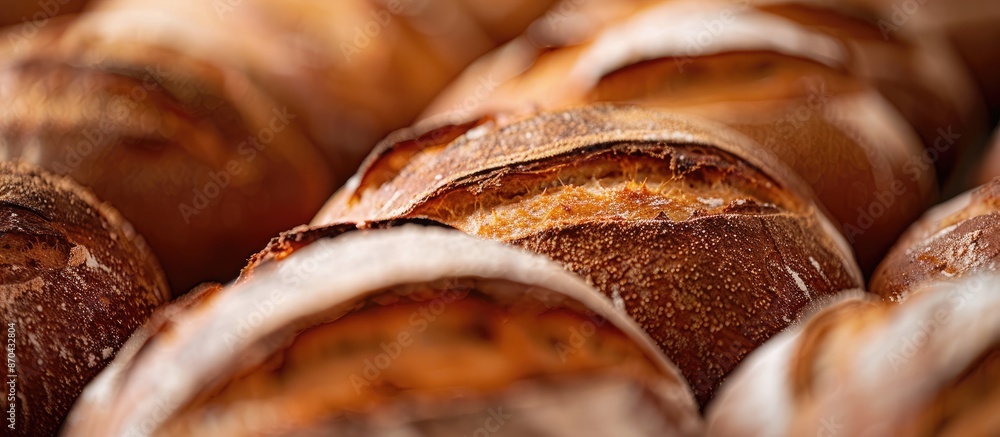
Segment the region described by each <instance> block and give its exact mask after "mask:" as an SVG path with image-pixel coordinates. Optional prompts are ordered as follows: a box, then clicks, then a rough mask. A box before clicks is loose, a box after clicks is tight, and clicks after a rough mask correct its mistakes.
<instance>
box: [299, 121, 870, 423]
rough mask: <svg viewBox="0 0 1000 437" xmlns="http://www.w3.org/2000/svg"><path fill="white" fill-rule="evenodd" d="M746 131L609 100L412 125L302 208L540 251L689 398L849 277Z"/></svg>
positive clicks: (821, 226)
mask: <svg viewBox="0 0 1000 437" xmlns="http://www.w3.org/2000/svg"><path fill="white" fill-rule="evenodd" d="M758 147H759V146H757V145H756V144H755V143H753V142H752V141H749V140H747V139H746V138H745V137H743V136H740V135H738V134H735V133H733V132H731V131H729V130H727V129H726V128H725V127H723V126H720V125H716V124H713V123H709V122H704V121H698V120H693V119H688V118H684V117H680V116H677V115H671V114H667V113H662V112H658V111H651V110H644V109H639V108H631V107H616V106H594V107H584V108H577V109H572V110H566V111H555V112H544V113H540V114H537V115H534V116H530V117H525V118H508V119H505V118H499V119H486V120H483V121H481V122H480V123H479V124H474V123H470V124H465V125H450V126H444V127H441V128H438V129H432V130H430V131H429V132H426V133H424V132H421V131H420V129H415V130H411V131H404V132H399V133H397V134H395V135H393V136H390V137H389V138H388V139H387V140H386V141H384V142H383V143H382V144H381V145H380V146H379V147H378V148H377V149H376V151H375V152H374V153H373V154H372V156H370V157H369V159H368V160H367V161H366V164H365V165H364V166H363V167H362V169H361V170H360V172H359V173H358V174H357V175H356V176H355V177H354V178H352V180H351V181H350V182H349V183H348V184H347V186H345V188H343V189H342V190H341V191H340V192H338V193H337V195H335V196H334V198H333V199H331V201H330V202H329V203H328V204H327V206H326V207H325V208H324V211H323V212H322V213H321V214H320V215H319V216H317V218H316V219H315V220H314V223H316V224H321V223H336V222H343V221H362V222H367V221H373V220H386V219H398V218H420V217H423V218H429V219H432V220H437V221H441V222H444V223H446V224H449V225H451V226H454V227H456V228H458V229H460V230H462V231H464V232H467V233H470V234H473V235H477V236H480V237H484V238H488V239H494V240H499V241H503V242H507V243H511V244H514V245H517V246H521V247H524V248H527V249H529V250H532V251H535V252H539V253H542V254H545V255H548V256H550V257H552V258H554V259H556V260H557V261H560V262H561V263H563V265H565V266H566V267H568V268H569V269H570V270H573V271H575V272H577V273H579V274H581V275H582V276H584V277H586V278H587V279H588V280H589V281H590V282H591V283H592V284H594V285H596V286H597V288H598V289H600V290H601V291H602V292H604V294H605V295H607V296H609V297H611V298H612V299H613V300H614V301H615V302H616V305H618V307H619V308H623V309H625V310H626V311H628V313H629V314H631V315H632V316H633V317H635V318H636V319H637V320H638V322H639V324H640V325H642V327H643V328H644V329H645V330H646V331H647V332H648V333H649V334H650V335H651V336H652V337H653V338H654V339H655V340H656V341H657V342H658V343H659V345H660V346H661V347H662V348H663V350H664V351H665V352H666V353H667V355H668V357H669V358H670V359H671V360H673V361H674V362H675V363H677V364H678V366H679V368H680V369H681V372H682V373H684V375H685V376H686V377H687V379H688V382H689V383H690V384H691V386H692V389H693V390H694V392H695V395H696V396H697V398H698V400H699V402H700V403H702V404H703V405H704V404H705V403H706V402H707V401H708V400H709V399H710V398H711V393H712V391H713V390H714V389H715V387H716V386H717V385H718V384H719V382H720V381H721V380H722V379H723V378H724V377H725V375H726V374H727V373H728V372H729V371H730V370H731V369H732V368H733V367H735V365H736V363H738V362H739V360H740V359H741V358H742V357H743V356H744V355H745V354H746V353H748V352H749V351H751V350H753V349H754V348H755V347H756V346H757V345H759V344H760V343H762V342H763V341H764V340H766V339H767V338H768V337H770V336H771V335H774V334H775V333H777V332H779V331H781V330H782V329H783V328H784V327H786V326H788V325H789V324H791V323H793V322H794V320H795V319H796V317H797V316H798V313H799V311H800V309H802V308H803V307H805V306H806V305H808V304H809V302H811V301H812V300H813V299H816V298H819V297H821V296H823V295H826V294H829V293H834V292H837V291H840V290H842V289H848V288H854V287H858V286H860V285H861V275H860V273H859V272H858V269H857V266H856V265H855V263H854V261H853V259H852V257H851V255H850V252H849V248H848V247H847V246H846V244H844V242H843V240H842V239H841V238H840V236H839V234H837V232H836V231H835V230H834V228H833V227H832V225H830V224H829V222H827V221H826V219H825V218H824V216H823V215H822V214H821V213H819V212H818V210H817V209H816V207H815V206H814V205H813V204H812V203H811V200H809V197H808V195H807V194H806V193H807V192H808V191H807V189H806V188H804V186H803V184H802V183H801V181H799V180H797V179H796V178H795V177H794V175H793V174H791V173H790V172H788V171H787V170H786V169H784V168H783V167H782V166H781V164H780V162H778V161H777V160H775V159H773V157H771V156H769V155H768V154H767V152H766V150H761V149H759V148H758Z"/></svg>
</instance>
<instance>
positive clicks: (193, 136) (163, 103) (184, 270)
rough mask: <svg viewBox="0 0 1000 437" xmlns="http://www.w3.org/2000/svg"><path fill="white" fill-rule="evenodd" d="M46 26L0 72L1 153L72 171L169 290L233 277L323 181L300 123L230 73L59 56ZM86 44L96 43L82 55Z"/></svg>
mask: <svg viewBox="0 0 1000 437" xmlns="http://www.w3.org/2000/svg"><path fill="white" fill-rule="evenodd" d="M77 23H80V21H79V20H77V21H69V22H63V23H51V24H50V25H49V26H47V27H46V28H45V29H44V31H46V32H48V33H47V34H45V35H40V36H38V37H37V38H36V39H35V40H32V43H33V44H35V46H33V47H31V48H30V49H24V50H23V51H21V52H20V53H21V54H20V55H18V56H14V57H12V58H8V59H5V60H4V65H3V66H2V67H0V96H2V99H3V101H4V102H6V103H5V104H4V105H3V107H0V158H2V159H8V160H9V159H16V160H24V161H28V162H30V163H32V164H35V165H38V166H40V167H44V168H46V169H49V170H51V171H53V172H55V173H58V174H63V175H67V176H70V177H72V178H73V179H75V180H76V181H77V182H80V183H81V184H83V185H85V186H87V187H88V188H90V189H92V190H94V192H95V193H97V195H98V196H100V197H101V198H102V199H104V200H106V201H108V202H110V203H111V204H112V205H114V206H115V207H116V208H117V209H118V210H120V211H121V212H122V214H123V215H124V216H125V217H126V218H127V219H128V220H129V221H130V222H131V223H132V224H133V225H134V226H135V227H136V229H137V230H138V231H139V233H141V234H142V235H144V236H145V237H146V239H147V241H148V242H149V245H150V247H151V249H152V250H153V251H154V253H156V254H157V256H158V257H159V258H160V260H161V261H162V262H163V265H164V269H165V271H166V273H167V277H168V279H169V280H170V282H171V285H172V286H173V288H174V290H175V292H178V293H179V292H184V291H187V289H188V288H190V287H191V286H193V285H194V284H196V283H198V282H200V281H203V280H206V279H215V280H225V279H228V278H230V277H232V276H234V275H235V274H236V272H237V271H238V270H239V268H240V267H241V266H242V264H243V263H244V262H245V260H246V258H247V257H248V256H250V255H251V254H252V253H253V252H254V251H256V250H257V249H259V248H260V246H261V245H263V244H265V243H266V242H267V241H268V239H269V238H271V237H272V236H273V235H274V234H275V233H277V232H279V231H280V230H282V229H287V228H289V227H291V226H295V225H297V224H300V223H302V222H303V221H304V220H307V219H308V217H310V216H311V215H312V214H314V213H315V210H316V208H318V207H319V206H320V205H321V204H322V202H323V200H324V199H325V197H327V196H328V195H329V192H330V191H331V189H330V186H331V184H333V183H334V180H333V179H332V178H331V177H330V174H329V173H330V168H329V166H328V165H326V164H325V163H324V159H323V154H322V153H321V152H320V150H319V149H318V148H317V147H316V145H315V144H314V143H313V142H312V141H311V140H310V139H309V138H308V137H307V136H306V135H305V133H304V129H303V128H302V126H301V125H300V124H299V123H298V119H299V116H298V114H295V113H293V112H291V110H290V109H288V107H287V106H284V105H281V104H280V103H279V102H276V101H275V100H274V99H273V98H271V97H269V96H268V95H267V94H265V93H264V92H263V91H262V90H261V88H260V87H258V86H255V85H254V84H253V82H251V80H250V78H249V77H248V76H247V75H246V74H245V73H243V72H241V71H238V70H236V69H234V68H232V67H231V66H227V65H225V64H223V63H220V62H212V60H206V59H200V58H199V57H198V56H194V55H192V56H187V55H185V54H181V53H173V52H168V51H164V50H157V49H154V48H150V47H146V48H145V50H144V51H143V56H144V57H146V58H145V60H142V61H138V62H132V61H134V60H130V59H128V58H126V57H119V55H121V54H122V53H123V52H115V51H111V52H105V53H99V56H100V57H99V58H98V59H97V60H94V59H91V57H89V56H88V52H87V51H73V52H69V53H67V52H64V51H63V50H62V49H61V47H62V46H63V45H65V44H67V43H68V42H69V41H71V40H70V39H68V38H69V36H67V33H66V32H68V30H66V29H60V28H57V27H58V26H64V27H70V28H72V26H74V25H75V24H77ZM95 50H96V49H95Z"/></svg>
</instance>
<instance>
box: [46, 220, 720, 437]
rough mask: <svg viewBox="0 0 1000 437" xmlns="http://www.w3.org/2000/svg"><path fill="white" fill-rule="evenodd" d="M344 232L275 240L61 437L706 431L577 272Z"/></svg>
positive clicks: (130, 363)
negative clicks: (237, 280)
mask: <svg viewBox="0 0 1000 437" xmlns="http://www.w3.org/2000/svg"><path fill="white" fill-rule="evenodd" d="M376 227H377V226H376ZM355 229H356V228H355V226H354V225H345V226H334V227H328V228H323V229H311V230H303V231H301V232H291V233H287V234H285V235H283V237H282V238H281V239H278V240H275V241H274V242H273V243H272V245H271V246H270V247H269V248H268V249H267V250H266V251H265V252H263V253H262V254H260V255H258V256H257V257H256V258H255V261H254V263H253V265H252V266H251V267H250V268H248V270H247V271H246V272H245V274H244V276H243V278H242V279H241V280H240V281H239V282H238V283H237V284H236V285H232V286H230V287H227V288H224V289H221V290H217V291H215V292H214V293H212V294H211V295H210V296H209V297H205V298H203V299H201V300H200V301H198V302H196V303H194V304H193V305H190V307H189V308H188V309H185V310H182V311H179V312H177V313H175V314H174V315H172V316H171V320H170V321H169V323H166V324H164V325H163V328H162V329H161V330H160V331H159V332H157V333H155V334H153V336H152V337H151V338H150V339H149V340H148V341H146V342H145V344H144V345H143V346H142V347H141V348H140V349H139V351H138V353H137V354H136V355H135V356H134V357H132V358H130V359H128V360H126V362H123V363H120V364H121V365H120V366H115V367H113V368H110V369H109V371H108V372H105V373H104V374H102V375H101V376H100V377H99V378H98V379H97V380H95V381H94V383H93V384H91V385H90V386H89V387H88V388H87V390H86V392H85V393H84V395H83V396H82V397H81V398H80V402H78V404H77V405H76V407H75V409H74V411H73V413H72V416H71V418H70V422H69V427H68V429H67V432H66V435H68V436H85V435H108V436H115V435H130V434H132V433H142V434H155V435H234V436H236V435H258V436H259V435H288V434H335V435H400V434H406V435H420V436H423V435H475V433H480V434H481V433H484V432H488V433H489V434H490V435H500V436H528V435H560V436H562V435H565V436H571V435H611V434H616V433H618V432H621V430H623V429H629V430H630V431H631V432H632V434H630V435H650V436H652V435H681V436H687V435H698V434H699V433H700V430H701V419H700V417H699V415H698V413H697V411H696V409H695V404H694V400H693V398H692V397H691V394H690V391H689V390H688V389H687V387H686V385H685V383H684V381H683V379H682V377H681V376H680V374H679V373H678V372H677V370H676V368H675V367H674V366H673V365H672V364H670V363H669V361H667V360H666V359H665V358H663V356H662V355H661V354H660V353H659V351H658V350H657V349H656V346H655V345H654V344H653V343H652V341H651V340H650V339H649V338H648V337H647V336H645V334H643V333H642V331H641V330H640V329H639V328H638V327H637V326H636V325H635V324H634V322H632V321H631V320H630V319H629V318H628V317H626V316H625V315H624V314H622V313H620V312H618V311H617V310H615V309H614V308H613V307H612V306H611V304H610V303H609V302H607V300H606V299H605V298H604V297H603V296H601V295H600V294H599V293H598V292H596V291H595V290H593V289H592V288H590V287H589V286H587V285H586V284H585V283H584V282H583V281H582V280H581V279H579V278H578V277H576V276H575V275H572V274H570V273H569V272H566V271H565V270H563V269H561V268H560V267H559V266H557V265H555V264H554V263H551V262H550V261H548V260H545V259H543V258H541V257H538V256H534V255H530V254H527V253H524V252H521V251H518V250H514V249H511V248H507V247H503V246H501V245H498V244H496V243H492V242H486V241H481V240H477V239H473V238H470V237H468V236H465V235H462V234H460V233H458V232H455V231H451V230H444V229H440V228H430V227H423V226H416V225H409V226H404V227H399V228H391V229H382V230H362V231H357V230H355ZM345 232H346V234H345ZM456 254H461V256H456ZM179 362H184V363H185V365H183V366H178V365H177V363H179Z"/></svg>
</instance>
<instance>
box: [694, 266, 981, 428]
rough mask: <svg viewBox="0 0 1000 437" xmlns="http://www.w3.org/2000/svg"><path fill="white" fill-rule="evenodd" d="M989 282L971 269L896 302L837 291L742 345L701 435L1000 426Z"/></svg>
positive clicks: (707, 417)
mask: <svg viewBox="0 0 1000 437" xmlns="http://www.w3.org/2000/svg"><path fill="white" fill-rule="evenodd" d="M998 287H1000V276H997V275H996V274H995V273H989V274H985V275H984V274H982V273H980V274H976V275H970V276H966V277H963V278H960V279H956V280H954V281H943V282H937V283H932V284H928V285H925V286H923V287H922V289H921V290H922V291H921V292H920V293H918V294H915V295H914V296H913V297H911V298H910V299H908V300H906V301H905V302H903V303H902V304H901V305H888V304H885V303H883V302H878V301H877V300H876V299H875V298H872V297H869V298H860V297H858V296H852V297H848V298H845V299H844V300H842V301H840V302H838V303H836V304H834V305H832V306H830V307H829V308H826V309H824V310H822V311H821V312H819V313H817V314H816V315H815V316H814V317H812V318H811V319H810V320H809V321H808V322H807V323H805V324H804V325H803V326H802V327H801V328H798V329H796V330H794V331H789V332H785V333H783V334H781V335H778V336H776V337H774V338H772V339H771V340H770V341H769V342H768V343H767V344H765V345H764V346H762V347H761V348H760V349H758V350H757V351H755V352H754V353H753V354H751V356H750V357H748V358H747V359H746V360H745V361H744V362H743V363H742V364H741V365H740V368H738V369H737V370H736V371H735V372H734V373H733V375H732V376H731V377H730V378H729V379H728V380H727V381H726V383H725V384H723V387H722V390H721V391H720V393H719V396H718V397H717V398H716V400H715V403H713V404H712V405H711V406H710V407H709V411H708V414H707V416H706V421H707V425H708V433H707V435H709V436H726V437H730V436H737V437H738V436H760V435H767V436H805V435H809V436H812V435H820V436H828V435H912V436H916V435H940V436H966V435H976V436H986V435H998V434H1000V421H998V418H997V415H996V412H997V409H998V408H1000V385H998V384H997V381H1000V353H998V351H1000V318H997V317H996V314H997V312H998V311H1000V294H997V292H996V291H997V288H998ZM868 296H870V295H868Z"/></svg>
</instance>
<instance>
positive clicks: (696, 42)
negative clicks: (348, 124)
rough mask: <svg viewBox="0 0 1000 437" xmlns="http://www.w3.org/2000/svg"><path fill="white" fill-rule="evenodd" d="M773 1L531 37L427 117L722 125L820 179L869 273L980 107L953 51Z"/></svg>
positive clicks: (656, 12)
mask: <svg viewBox="0 0 1000 437" xmlns="http://www.w3.org/2000/svg"><path fill="white" fill-rule="evenodd" d="M771 3H774V4H768V5H758V6H751V5H750V4H749V3H747V2H727V1H670V2H662V4H660V5H657V6H655V7H651V8H646V9H640V10H638V11H636V12H635V13H634V14H633V15H631V16H628V17H626V18H624V19H621V20H619V21H616V22H612V23H611V24H609V25H607V26H605V27H604V28H599V29H597V30H595V31H593V36H592V37H591V38H590V39H589V40H584V41H582V42H581V41H576V40H572V39H571V42H572V44H565V45H560V44H561V43H562V41H561V40H560V39H559V38H558V37H552V36H548V35H545V36H537V35H531V34H529V35H527V36H525V37H524V38H522V40H520V41H515V42H512V43H511V44H509V45H508V46H507V47H505V48H503V49H500V50H497V51H496V52H495V53H493V54H491V55H488V56H487V57H486V58H485V59H484V60H482V61H480V62H478V63H477V64H475V65H474V66H473V67H471V68H470V69H469V70H468V71H467V72H466V73H465V74H464V75H463V76H462V77H460V78H459V79H457V80H456V84H455V85H453V86H452V87H450V88H449V89H448V90H446V91H445V92H444V93H443V94H442V97H440V98H439V99H438V101H436V102H435V103H434V104H432V106H431V108H430V109H429V110H428V111H427V114H429V115H431V114H440V113H454V112H458V113H463V112H472V113H476V112H480V111H486V112H489V111H493V110H497V109H498V108H499V109H501V110H508V109H511V108H522V107H525V106H528V107H531V106H534V105H538V106H541V107H542V108H561V107H565V106H567V105H573V104H579V103H583V102H592V101H615V102H632V103H638V104H642V105H644V106H652V107H661V108H669V109H671V110H677V111H683V112H686V113H690V114H697V115H700V116H703V117H706V118H709V119H713V120H716V121H720V122H722V123H725V124H727V125H729V126H731V127H733V128H735V129H737V130H739V131H741V132H743V133H744V134H746V135H748V136H750V137H752V138H753V139H755V140H757V141H758V142H759V143H761V144H763V145H765V146H767V148H768V149H769V150H770V151H771V152H772V153H774V154H775V155H777V156H778V157H779V158H780V159H781V160H783V161H784V162H785V163H786V164H787V165H788V166H789V167H790V168H792V170H794V171H795V172H796V173H798V174H799V176H800V177H802V178H803V179H804V180H806V181H807V182H808V183H809V184H810V186H811V187H812V189H813V191H814V192H815V193H816V195H817V199H818V200H819V201H820V202H821V203H822V204H823V205H824V206H825V207H826V209H827V210H828V211H829V212H830V213H831V214H832V215H833V219H834V222H835V224H836V225H837V226H838V227H839V228H840V229H841V231H842V232H843V233H844V235H845V236H847V238H848V240H849V242H850V243H851V244H852V245H853V247H854V248H855V250H856V253H857V256H858V260H859V263H860V265H861V267H862V269H863V270H864V271H865V272H866V273H870V272H871V270H872V269H873V268H874V267H875V265H876V264H877V263H878V260H879V259H880V258H881V257H882V256H883V255H884V253H885V251H886V250H887V249H888V248H889V246H890V245H891V244H892V242H893V241H894V240H895V238H896V237H897V236H898V235H899V234H900V233H901V232H902V231H903V229H905V227H906V225H907V224H909V223H910V222H912V221H913V220H915V219H916V218H917V217H918V216H919V214H920V212H921V211H923V210H924V209H925V208H926V207H927V206H929V205H930V204H931V203H932V202H933V200H934V199H935V198H936V196H937V193H936V189H935V187H934V185H935V180H936V175H935V166H937V168H939V169H941V170H943V171H945V172H950V171H951V168H952V166H953V165H954V162H955V160H956V159H957V158H956V157H957V155H958V152H960V151H961V150H963V148H964V147H965V146H966V145H967V142H968V141H972V140H974V139H975V138H976V136H977V134H978V132H977V130H978V129H981V126H980V123H981V121H982V120H981V119H980V117H981V113H980V112H978V111H979V110H981V107H980V106H978V105H980V104H981V103H980V102H979V101H978V100H977V96H976V95H975V93H974V89H973V87H972V84H971V83H970V79H969V78H968V77H967V75H965V74H964V70H962V69H961V67H960V66H959V65H958V64H959V62H958V61H957V59H955V56H954V54H952V53H951V52H950V51H949V50H948V49H947V47H942V46H941V44H937V43H935V42H934V41H925V39H915V40H914V41H905V40H904V41H898V40H895V39H894V40H891V41H886V40H883V39H882V38H881V36H880V34H879V32H878V27H877V23H876V22H875V21H874V20H872V21H865V20H861V19H858V18H854V17H852V16H848V15H841V14H840V13H839V11H837V10H831V8H830V7H827V8H825V9H819V8H815V7H813V8H807V7H803V6H801V5H797V4H795V2H771ZM785 3H790V4H785ZM826 3H828V2H826ZM549 33H557V32H555V31H554V30H550V32H549ZM535 41H540V42H535ZM553 45H555V47H552V46H553ZM483 78H490V82H491V83H492V84H493V85H492V87H491V89H490V90H484V89H483V86H482V85H481V83H482V81H483ZM485 91H489V92H485ZM921 140H923V141H924V143H925V144H926V147H927V149H926V150H925V149H924V147H922V146H923V145H924V144H921ZM934 147H936V148H934Z"/></svg>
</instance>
